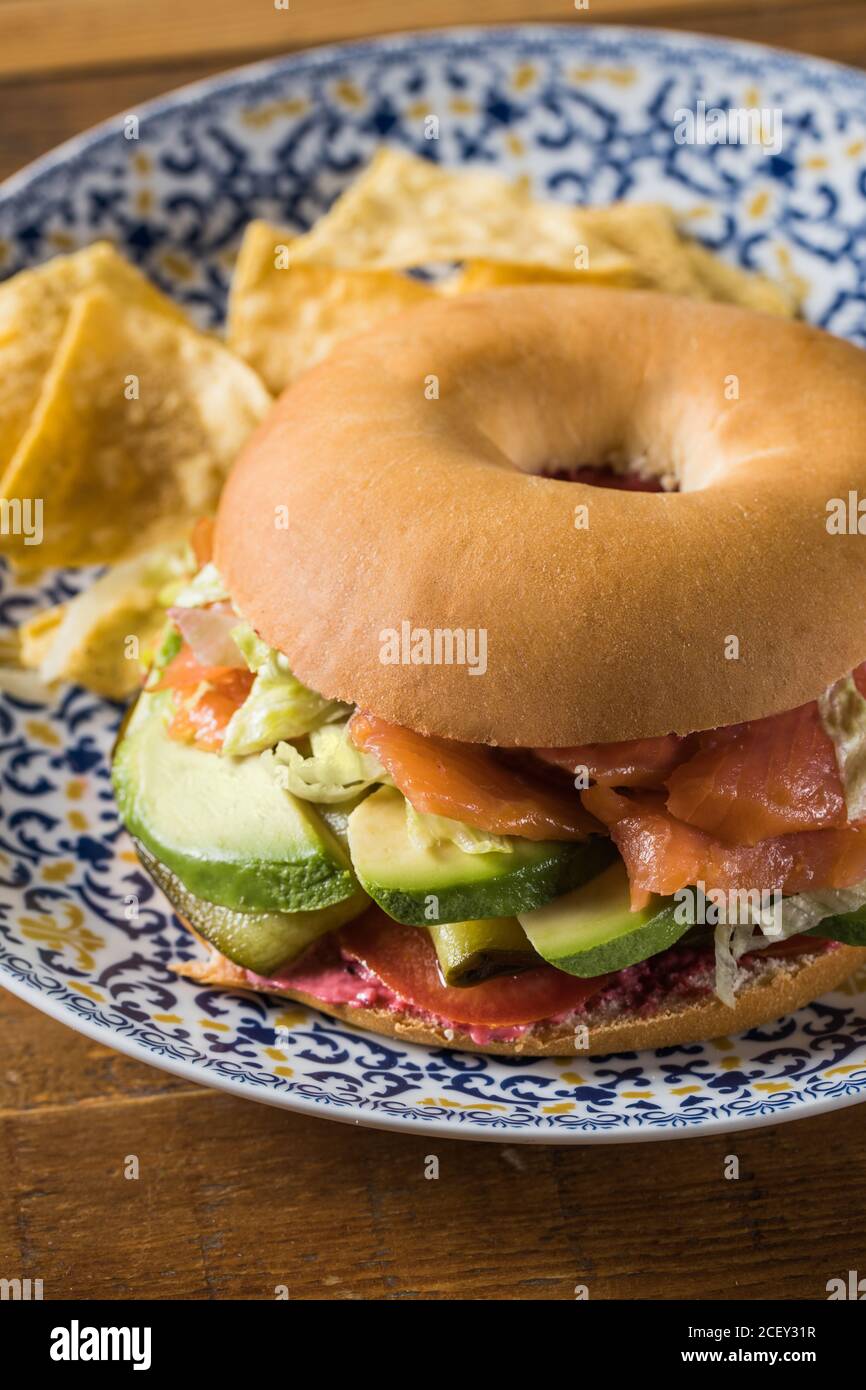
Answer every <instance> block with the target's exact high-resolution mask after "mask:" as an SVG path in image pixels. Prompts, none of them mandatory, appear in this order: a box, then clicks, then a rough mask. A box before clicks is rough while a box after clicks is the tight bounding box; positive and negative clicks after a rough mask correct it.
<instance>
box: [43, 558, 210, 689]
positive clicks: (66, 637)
mask: <svg viewBox="0 0 866 1390" xmlns="http://www.w3.org/2000/svg"><path fill="white" fill-rule="evenodd" d="M184 577H188V558H187V547H186V545H184V544H181V543H180V542H177V543H175V544H172V545H165V546H159V547H157V548H155V549H154V550H149V551H147V552H145V554H143V555H138V556H136V557H135V558H134V559H131V560H125V561H124V562H123V563H122V564H119V565H115V566H114V567H113V568H112V569H110V570H109V571H108V572H107V573H106V574H104V575H102V576H101V578H99V579H97V581H96V583H95V584H92V585H91V586H90V588H89V589H86V590H85V591H84V592H83V593H81V594H79V595H78V596H77V597H76V598H74V599H72V600H71V601H70V602H69V603H65V604H59V605H57V607H55V608H47V609H45V611H44V612H42V613H38V614H37V615H36V617H35V618H31V619H30V621H29V622H28V623H25V624H24V626H23V627H22V628H21V634H20V636H21V645H20V660H21V664H22V666H28V667H36V668H38V670H39V674H40V677H41V679H42V680H43V681H45V682H46V684H48V683H50V682H53V681H57V680H64V681H70V682H72V683H73V684H75V685H83V686H85V687H86V688H87V689H88V690H93V691H95V692H96V694H97V695H104V696H106V697H107V698H108V699H110V700H123V699H125V698H126V697H127V696H128V695H131V694H132V693H133V691H135V690H136V689H137V688H138V687H139V686H140V684H141V681H142V678H143V676H144V674H145V672H146V670H147V667H148V666H149V664H150V657H151V655H152V649H153V647H154V645H155V644H156V642H157V641H158V639H159V636H160V633H161V632H162V629H163V626H164V624H165V613H166V609H165V604H164V603H163V602H161V597H162V595H163V594H164V591H165V589H166V586H167V585H171V584H172V583H176V582H178V581H181V580H182V579H183V578H184Z"/></svg>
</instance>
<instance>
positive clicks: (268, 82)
mask: <svg viewBox="0 0 866 1390" xmlns="http://www.w3.org/2000/svg"><path fill="white" fill-rule="evenodd" d="M698 100H703V101H705V102H706V104H707V106H708V107H714V106H718V107H723V108H724V107H752V106H761V107H769V108H778V109H780V110H781V111H782V112H783V121H784V134H785V138H784V143H783V147H782V149H781V151H779V152H778V153H776V154H765V153H763V152H762V151H761V150H760V149H759V148H757V147H755V146H747V145H741V146H733V145H731V146H721V145H720V146H715V147H712V146H706V145H705V146H696V145H679V144H677V143H676V142H675V141H674V139H673V138H672V124H673V119H674V117H673V113H674V112H675V111H676V110H677V109H678V108H692V109H694V108H695V105H696V102H697V101H698ZM129 114H135V115H137V116H139V118H140V129H139V134H140V138H139V139H138V141H130V140H127V139H126V138H125V137H124V123H123V117H119V118H118V119H117V120H115V121H111V122H109V123H107V124H106V125H104V126H101V127H99V128H98V129H97V130H95V131H93V132H91V133H89V134H87V135H84V136H81V137H80V138H78V139H76V140H73V141H72V142H71V143H69V144H67V145H64V146H63V147H61V148H60V149H59V150H57V151H56V152H55V153H54V154H52V155H49V156H48V157H47V158H46V159H43V160H40V161H39V163H37V164H35V165H33V166H32V167H31V168H29V169H27V170H25V171H24V172H23V173H22V174H19V175H18V176H16V177H15V178H14V179H12V180H11V181H10V182H8V183H7V184H6V185H5V186H4V187H3V188H2V189H0V274H3V275H5V274H9V273H11V272H13V271H15V270H17V269H19V268H20V267H21V266H25V265H31V264H35V263H37V262H39V261H42V260H45V259H46V258H47V257H49V256H51V255H53V254H54V253H55V252H57V251H61V250H68V249H70V248H72V247H76V246H80V245H83V244H84V243H86V242H89V241H92V240H94V239H96V238H98V237H108V238H110V239H111V240H113V241H115V242H116V243H117V244H118V245H119V246H121V247H122V248H123V249H124V251H125V252H126V253H127V254H128V255H129V256H131V257H132V258H133V259H134V260H135V261H136V262H138V263H139V264H140V265H141V266H142V267H143V268H144V269H145V270H146V271H147V272H148V274H150V275H151V276H152V277H153V278H154V279H155V280H156V281H157V282H158V283H159V284H160V285H162V286H163V287H164V288H165V289H167V290H168V291H170V292H171V293H172V294H174V295H175V296H177V297H178V298H179V299H180V300H182V301H183V302H184V303H186V304H187V305H188V306H189V307H190V309H191V311H192V312H193V313H194V315H195V316H196V317H197V319H198V320H199V322H200V323H202V324H203V325H213V324H217V323H218V322H219V321H220V319H221V317H222V314H223V309H224V304H225V294H226V286H227V282H228V277H229V273H230V267H231V262H232V257H233V254H234V252H235V251H236V248H237V245H238V242H239V239H240V236H241V232H242V230H243V227H244V225H245V223H246V222H247V221H248V220H249V219H250V218H251V217H268V218H271V219H273V220H276V221H280V222H288V223H292V224H294V225H296V226H297V227H298V229H299V230H300V229H302V228H304V227H306V226H308V225H309V224H310V223H311V222H312V221H313V220H314V219H315V218H316V217H317V216H318V215H319V214H320V213H321V212H322V211H323V210H324V209H325V208H326V207H327V206H328V204H329V203H330V201H331V200H332V199H333V197H334V196H335V194H336V193H338V192H339V191H340V190H341V189H342V188H344V187H345V186H346V184H347V183H348V182H349V181H350V180H351V178H352V177H353V176H354V174H355V173H356V172H357V170H358V169H360V168H361V167H362V165H363V164H365V163H366V161H367V160H368V158H369V157H370V155H371V154H372V153H373V151H374V150H375V149H376V147H377V146H378V145H379V144H380V143H381V142H382V141H390V142H392V143H396V144H399V145H402V146H405V147H409V148H412V149H416V150H421V149H424V148H426V149H427V151H428V152H429V150H430V146H429V145H425V140H424V125H425V122H424V118H425V116H427V115H429V114H436V115H438V116H439V118H440V139H439V142H438V146H437V147H436V154H437V155H438V157H439V158H440V159H441V160H443V161H444V162H446V163H449V164H455V165H456V164H463V165H467V166H469V165H471V166H474V167H485V168H496V169H502V170H504V171H506V172H507V173H509V174H511V175H519V174H528V175H529V176H530V178H531V180H532V182H533V183H534V185H535V187H536V188H537V189H538V190H539V191H540V192H545V193H547V194H548V195H550V196H551V197H553V198H559V199H564V200H571V201H577V202H587V203H606V202H610V201H612V200H613V199H618V198H629V199H660V200H663V201H666V202H668V203H670V204H671V205H672V206H673V207H675V208H677V209H678V210H680V211H681V212H682V213H683V214H685V215H687V216H688V217H689V219H690V225H691V226H692V227H693V229H694V232H695V234H696V235H698V236H700V237H701V238H702V239H704V240H705V241H706V242H707V243H708V244H709V245H711V246H713V247H716V248H719V249H720V250H721V252H722V253H723V254H724V255H725V256H728V257H729V258H731V259H733V260H738V261H740V262H742V263H744V264H746V265H749V266H753V267H759V268H761V269H764V270H766V271H768V272H769V273H771V274H772V273H778V272H779V271H780V270H783V271H793V272H794V273H795V274H797V275H799V276H800V277H802V279H803V280H804V281H805V282H806V284H807V286H808V294H807V298H806V312H807V314H808V316H809V317H810V318H811V319H812V320H813V321H814V322H816V323H820V324H823V325H824V326H825V327H828V328H830V329H832V330H833V331H834V332H836V333H839V334H843V335H845V336H848V337H850V338H852V339H853V340H855V341H858V342H860V343H863V344H866V311H864V295H866V160H864V153H866V77H864V76H863V75H862V74H859V73H856V72H853V71H849V70H847V69H844V68H840V67H835V66H833V65H832V64H828V63H822V62H817V61H811V60H807V59H801V58H796V57H793V56H788V55H784V54H781V53H775V52H772V51H769V50H766V49H761V48H755V47H751V46H748V45H742V44H733V43H726V42H716V41H711V40H709V39H704V38H699V37H691V36H687V35H685V36H678V35H673V34H666V33H661V32H648V31H647V32H644V31H639V30H627V29H606V28H593V27H591V26H585V25H584V24H583V23H581V22H580V21H578V22H575V23H574V24H572V25H569V26H562V27H557V28H521V29H496V30H493V31H488V32H480V31H472V30H460V31H455V32H450V33H440V34H425V35H419V36H416V35H406V36H399V37H396V38H390V39H385V40H381V41H376V42H371V43H364V44H352V45H348V46H345V47H336V48H328V49H320V50H318V51H313V52H310V53H304V54H300V55H297V56H292V57H289V58H286V59H280V60H278V61H276V62H270V63H265V64H261V65H259V66H256V67H253V68H248V69H245V70H243V71H241V72H237V73H233V74H229V75H226V76H222V77H219V78H217V79H215V80H213V81H209V82H206V83H202V84H199V85H197V86H194V87H190V88H187V89H186V90H184V91H182V92H180V93H177V94H175V95H173V96H171V97H168V98H167V99H165V100H163V101H160V102H158V103H156V104H154V105H151V106H149V107H147V108H145V109H144V110H142V111H139V112H133V113H124V115H129ZM128 128H129V127H128V126H127V129H128ZM82 582H83V581H82V578H81V576H73V575H71V574H69V573H64V574H60V575H57V574H55V575H52V576H50V577H49V578H47V579H46V580H45V582H43V583H42V584H40V585H39V586H38V587H29V588H20V587H16V586H15V585H14V584H12V583H11V582H10V581H9V579H8V577H7V578H6V580H5V586H4V588H3V590H2V593H0V625H3V626H12V625H15V624H17V623H18V622H20V621H21V620H22V619H23V618H25V617H26V616H27V615H28V614H29V613H31V612H32V611H34V609H35V608H36V607H37V606H39V605H43V604H46V603H49V602H56V601H57V600H58V599H61V598H63V597H64V596H67V595H68V594H70V593H72V592H74V591H75V589H76V587H77V586H78V585H80V584H81V583H82ZM118 718H119V712H118V710H117V709H116V708H115V707H114V706H111V705H108V704H106V703H105V702H102V701H100V700H98V699H96V698H95V697H93V696H90V695H88V694H86V693H84V692H83V691H81V690H74V689H65V690H63V691H62V692H61V693H60V695H59V696H58V698H57V702H56V704H54V705H53V706H52V707H50V708H44V707H36V706H33V705H29V704H25V703H23V702H21V701H20V700H15V699H12V698H9V697H4V698H3V699H2V700H0V779H2V808H0V972H2V974H0V978H2V981H3V983H4V984H5V985H7V986H8V987H9V988H10V989H11V990H13V991H14V992H15V993H17V994H19V995H20V996H21V997H22V998H24V999H26V1000H28V1001H29V1002H30V1003H32V1004H34V1005H35V1006H36V1007H37V1008H40V1009H43V1010H45V1012H47V1013H49V1014H51V1015H53V1016H54V1017H55V1018H58V1019H60V1020H61V1021H63V1022H65V1023H68V1024H70V1025H71V1026H72V1027H74V1028H77V1029H79V1030H80V1031H82V1032H84V1033H87V1034H88V1035H90V1036H92V1037H94V1038H96V1039H98V1040H99V1041H101V1042H105V1043H108V1044H109V1045H111V1046H114V1047H117V1048H119V1049H120V1050H122V1051H124V1052H128V1053H131V1054H132V1055H134V1056H137V1057H140V1058H141V1059H142V1060H145V1061H149V1062H153V1063H155V1064H156V1065H158V1066H163V1067H165V1068H167V1069H168V1070H170V1071H174V1072H176V1073H179V1074H180V1075H183V1076H184V1077H186V1078H188V1079H191V1080H196V1081H201V1082H204V1083H205V1084H210V1085H215V1086H220V1087H222V1088H224V1089H226V1090H229V1091H232V1092H234V1093H236V1094H239V1095H246V1096H249V1097H252V1098H255V1099H257V1100H263V1101H268V1102H270V1103H272V1104H275V1105H282V1106H285V1107H287V1108H289V1109H295V1110H304V1111H307V1112H311V1113H316V1114H319V1115H323V1116H328V1117H331V1118H333V1119H342V1120H351V1121H353V1122H354V1123H360V1124H371V1125H379V1126H387V1127H390V1128H396V1129H404V1130H416V1131H421V1132H427V1133H431V1132H432V1133H440V1134H446V1135H453V1136H461V1137H466V1138H476V1139H479V1138H480V1139H500V1140H507V1141H508V1142H509V1143H513V1142H517V1141H521V1140H525V1141H538V1142H547V1143H551V1142H581V1141H585V1140H588V1139H598V1140H603V1141H612V1140H630V1139H655V1138H665V1137H668V1136H672V1135H678V1134H693V1133H707V1132H712V1131H719V1130H722V1129H736V1128H739V1127H744V1126H746V1125H752V1124H763V1123H774V1122H776V1121H779V1120H783V1119H788V1118H792V1117H795V1116H798V1115H809V1114H815V1113H817V1112H819V1111H822V1110H827V1109H830V1108H831V1107H834V1106H841V1105H848V1104H851V1103H853V1102H854V1101H856V1100H858V1099H862V1098H863V1097H864V1096H866V972H863V974H862V976H861V977H860V978H859V979H858V980H855V981H852V982H851V983H849V984H848V985H847V986H846V987H845V988H843V989H841V990H838V991H837V992H836V993H835V994H832V995H830V996H828V997H827V998H825V999H822V1000H820V1001H818V1002H816V1003H815V1004H813V1005H812V1006H811V1007H809V1008H807V1009H803V1010H802V1011H801V1012H800V1013H799V1014H797V1015H796V1017H793V1018H787V1019H784V1020H782V1021H780V1022H779V1023H777V1024H774V1025H773V1026H772V1027H766V1028H762V1029H756V1030H753V1031H752V1032H751V1033H749V1034H747V1035H746V1036H745V1037H742V1038H736V1039H728V1038H719V1039H716V1040H715V1041H714V1042H711V1043H706V1044H703V1045H695V1046H689V1047H671V1048H663V1049H660V1050H659V1051H658V1052H654V1053H653V1052H647V1053H641V1054H637V1053H625V1054H620V1055H616V1056H611V1057H607V1058H594V1059H592V1060H588V1059H586V1058H576V1059H570V1060H568V1061H550V1060H533V1061H523V1060H516V1059H509V1058H506V1059H501V1058H494V1057H479V1056H473V1055H468V1054H460V1053H455V1052H451V1051H448V1050H445V1049H438V1048H424V1047H416V1046H406V1045H404V1044H402V1043H397V1042H393V1041H391V1040H390V1039H382V1038H377V1037H374V1036H372V1035H371V1034H367V1033H363V1032H360V1031H356V1030H354V1029H352V1028H350V1027H347V1026H346V1025H344V1024H341V1023H337V1022H334V1021H333V1020H330V1019H328V1018H325V1017H322V1016H321V1015H318V1014H315V1013H312V1012H309V1011H307V1010H306V1009H302V1008H298V1007H296V1006H294V1005H291V1006H288V1005H286V1003H285V1001H283V1002H282V1003H281V1002H279V1001H272V1000H268V999H265V998H263V997H260V996H256V995H252V994H243V993H234V994H229V993H225V992H222V991H219V990H214V989H208V988H200V987H198V986H196V985H195V984H193V983H192V982H189V981H185V980H179V979H178V978H177V977H176V976H175V975H174V974H173V973H172V972H171V970H170V969H169V968H168V963H169V962H170V961H171V960H175V959H178V958H179V957H181V956H183V955H184V954H189V952H190V946H189V944H188V942H189V939H188V937H187V936H186V935H185V934H184V932H183V931H182V929H181V928H180V927H179V925H178V924H177V922H176V921H175V920H174V918H173V917H172V915H171V913H170V911H169V910H168V909H167V905H166V903H165V900H164V899H163V898H162V897H161V895H160V894H159V893H158V892H157V891H156V890H155V889H154V888H153V887H152V885H151V884H150V882H149V880H148V879H147V878H146V877H145V875H144V874H143V873H142V872H141V870H140V869H139V868H138V867H137V865H136V863H135V861H134V858H133V856H132V855H131V853H130V850H129V845H128V843H127V842H126V840H125V838H124V836H123V834H122V833H121V832H120V830H119V827H118V821H117V815H116V813H115V809H114V805H113V802H112V797H111V791H110V786H109V780H108V763H107V758H108V750H109V747H110V744H111V741H112V735H113V731H114V729H115V727H116V724H117V721H118ZM130 896H134V897H136V898H137V899H138V900H139V903H140V909H139V912H138V916H137V917H131V916H128V915H127V906H126V901H125V900H126V899H127V898H129V897H130Z"/></svg>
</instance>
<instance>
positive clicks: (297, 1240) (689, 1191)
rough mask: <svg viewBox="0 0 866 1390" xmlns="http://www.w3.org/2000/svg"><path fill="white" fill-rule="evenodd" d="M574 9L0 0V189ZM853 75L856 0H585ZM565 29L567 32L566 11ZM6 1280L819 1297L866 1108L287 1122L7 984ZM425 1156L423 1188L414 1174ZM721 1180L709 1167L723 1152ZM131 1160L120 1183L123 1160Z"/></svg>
mask: <svg viewBox="0 0 866 1390" xmlns="http://www.w3.org/2000/svg"><path fill="white" fill-rule="evenodd" d="M470 8H471V10H472V13H473V18H474V19H476V20H478V21H482V20H487V21H490V22H497V21H509V20H511V21H513V20H520V19H529V18H531V19H535V20H542V19H559V20H561V19H563V18H565V19H569V18H571V19H574V11H573V6H572V5H571V4H570V3H568V0H553V2H551V0H535V3H532V0H475V4H474V5H473V6H472V7H469V6H466V5H465V4H463V3H462V0H423V4H422V3H420V0H419V3H417V4H412V3H405V0H291V7H290V9H289V11H288V12H286V11H281V12H278V11H275V10H273V7H272V5H271V4H270V3H269V2H268V0H261V3H252V2H251V0H0V177H3V176H5V175H6V174H8V173H11V172H12V171H13V170H14V169H16V168H18V167H19V166H20V165H22V164H23V163H25V162H26V161H27V160H29V159H31V158H33V157H34V156H35V155H38V154H41V153H42V152H43V151H44V150H47V149H50V148H51V147H52V146H53V145H55V144H57V143H58V142H59V141H61V140H63V139H65V138H66V137H67V136H70V135H72V134H74V133H75V132H76V131H79V130H81V129H83V128H84V127H86V126H88V125H91V124H92V123H94V122H95V121H98V120H101V119H102V118H103V117H106V116H110V115H113V114H114V113H115V112H117V111H118V110H129V109H130V108H131V107H132V106H134V104H135V103H136V102H140V101H144V100H146V99H147V98H149V97H152V96H155V95H157V94H158V93H160V92H163V91H166V90H167V89H169V88H171V87H175V86H178V85H179V84H181V83H183V82H188V81H190V80H192V79H194V78H197V77H203V76H205V75H207V74H208V73H212V72H215V71H218V70H220V69H222V68H228V67H233V66H235V65H236V64H238V63H241V62H245V61H248V60H250V59H253V58H256V57H258V56H264V55H266V54H268V53H272V52H277V51H282V50H285V49H288V48H292V47H299V46H303V45H307V44H311V43H318V42H323V41H330V40H334V39H340V38H347V37H357V36H358V35H361V34H372V33H380V32H384V31H387V30H389V29H405V28H411V27H429V26H431V25H439V24H449V23H455V22H458V21H460V20H461V19H462V18H463V17H464V15H465V13H466V11H467V10H468V9H470ZM590 11H591V14H590V17H591V19H592V20H594V21H596V22H620V21H622V22H630V23H641V24H662V25H667V26H668V27H682V28H693V29H700V30H703V31H705V32H708V33H716V34H728V35H731V36H735V37H741V38H747V39H754V40H758V41H762V42H766V43H775V44H779V45H782V46H786V47H788V48H797V49H801V50H803V51H807V52H812V53H817V54H822V55H824V56H827V57H831V58H836V59H839V60H842V61H846V62H849V63H857V64H860V65H863V66H866V6H864V4H863V3H862V0H822V3H820V4H815V3H814V0H764V2H763V3H755V0H667V3H661V4H656V3H653V0H621V2H620V0H609V2H608V0H591V6H590ZM575 22H580V18H578V19H577V20H576V21H575ZM0 1038H2V1060H0V1161H2V1177H3V1180H2V1183H0V1276H3V1277H7V1278H10V1277H13V1276H18V1277H21V1278H26V1277H30V1278H33V1279H36V1278H41V1279H42V1280H43V1283H44V1292H45V1297H46V1298H64V1297H65V1298H99V1297H103V1298H127V1297H145V1298H147V1297H153V1298H170V1299H186V1298H194V1299H208V1298H210V1299H220V1298H231V1297H234V1298H252V1299H270V1298H273V1297H274V1289H275V1286H276V1285H278V1284H286V1285H288V1288H289V1291H290V1295H291V1296H292V1297H293V1298H307V1299H315V1298H319V1299H322V1298H324V1299H341V1298H372V1299H392V1298H409V1299H413V1298H423V1299H453V1298H471V1299H503V1298H504V1299H512V1298H516V1299H545V1298H554V1299H572V1298H573V1297H574V1289H575V1285H578V1284H585V1285H587V1286H588V1288H589V1293H590V1297H591V1298H592V1299H598V1298H617V1299H630V1298H650V1299H672V1298H684V1297H685V1298H688V1297H693V1298H701V1299H711V1298H719V1299H728V1298H734V1297H746V1298H751V1299H769V1298H805V1299H816V1298H817V1299H821V1298H824V1297H826V1293H825V1285H826V1282H827V1280H828V1279H829V1278H831V1277H834V1276H835V1275H842V1274H844V1273H845V1272H846V1271H847V1270H849V1269H858V1268H859V1269H860V1271H861V1273H862V1271H863V1269H864V1250H866V1171H864V1164H863V1130H864V1113H863V1111H862V1110H860V1108H859V1107H856V1106H855V1107H853V1108H851V1109H848V1110H844V1111H840V1112H837V1113H836V1114H833V1115H829V1116H827V1117H825V1118H819V1119H815V1120H807V1121H799V1122H797V1123H796V1124H791V1125H781V1126H778V1127H776V1128H773V1129H760V1130H756V1131H753V1132H751V1133H749V1134H748V1135H733V1136H728V1137H724V1138H718V1139H717V1138H707V1139H691V1140H683V1141H680V1142H677V1143H664V1144H658V1145H656V1144H650V1145H644V1144H639V1145H631V1146H626V1147H618V1146H617V1147H607V1146H602V1147H586V1148H573V1149H561V1148H558V1149H531V1148H522V1147H521V1148H518V1147H506V1146H501V1145H492V1144H491V1145H487V1144H469V1143H461V1142H458V1141H453V1140H451V1141H440V1140H436V1139H433V1138H432V1137H430V1136H425V1135H422V1136H420V1137H417V1138H415V1137H411V1138H410V1137H401V1136H395V1135H387V1134H382V1133H378V1132H376V1131H373V1130H363V1129H357V1128H354V1127H350V1126H348V1125H338V1124H333V1123H326V1122H325V1121H323V1120H318V1119H310V1120H308V1119H302V1118H300V1117H298V1116H293V1115H288V1114H285V1113H283V1112H281V1111H277V1110H272V1109H269V1108H267V1107H265V1106H260V1105H254V1104H252V1103H250V1102H246V1101H240V1100H234V1099H231V1098H229V1097H227V1096H224V1095H221V1094H219V1093H217V1092H215V1091H210V1090H205V1089H202V1088H199V1087H195V1086H190V1085H188V1084H186V1083H185V1082H183V1081H179V1080H176V1079H174V1078H173V1077H170V1076H168V1075H166V1074H165V1073H164V1072H160V1071H156V1070H154V1069H152V1068H150V1067H147V1066H145V1065H143V1064H142V1063H139V1062H136V1061H132V1060H130V1059H129V1058H126V1057H123V1056H120V1055H119V1054H117V1053H115V1052H112V1051H110V1050H108V1049H107V1048H104V1047H102V1046H100V1045H98V1044H97V1043H93V1042H90V1041H89V1040H88V1039H86V1038H83V1037H81V1036H79V1035H77V1034H75V1033H72V1032H71V1031H69V1030H68V1029H65V1028H63V1027H62V1026H61V1025H60V1024H57V1023H54V1022H52V1021H51V1020H49V1019H48V1018H46V1017H44V1016H43V1015H42V1014H40V1013H37V1012H36V1011H35V1010H34V1009H31V1008H29V1007H28V1006H26V1005H24V1004H21V1003H19V1002H18V1001H17V1000H15V999H13V998H12V997H11V996H9V995H6V994H2V993H0ZM430 1154H436V1155H437V1156H438V1158H439V1177H438V1179H437V1180H432V1181H431V1180H428V1179H426V1178H425V1176H424V1172H425V1159H426V1157H427V1156H428V1155H430ZM730 1154H735V1155H737V1156H738V1158H739V1163H740V1176H739V1179H738V1180H736V1181H731V1180H729V1179H727V1178H726V1177H725V1165H726V1157H727V1156H728V1155H730ZM129 1155H136V1156H137V1158H138V1160H139V1170H140V1176H139V1178H138V1179H137V1180H135V1181H130V1180H128V1179H126V1178H125V1177H124V1175H123V1173H124V1164H125V1161H126V1159H127V1157H128V1156H129Z"/></svg>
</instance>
